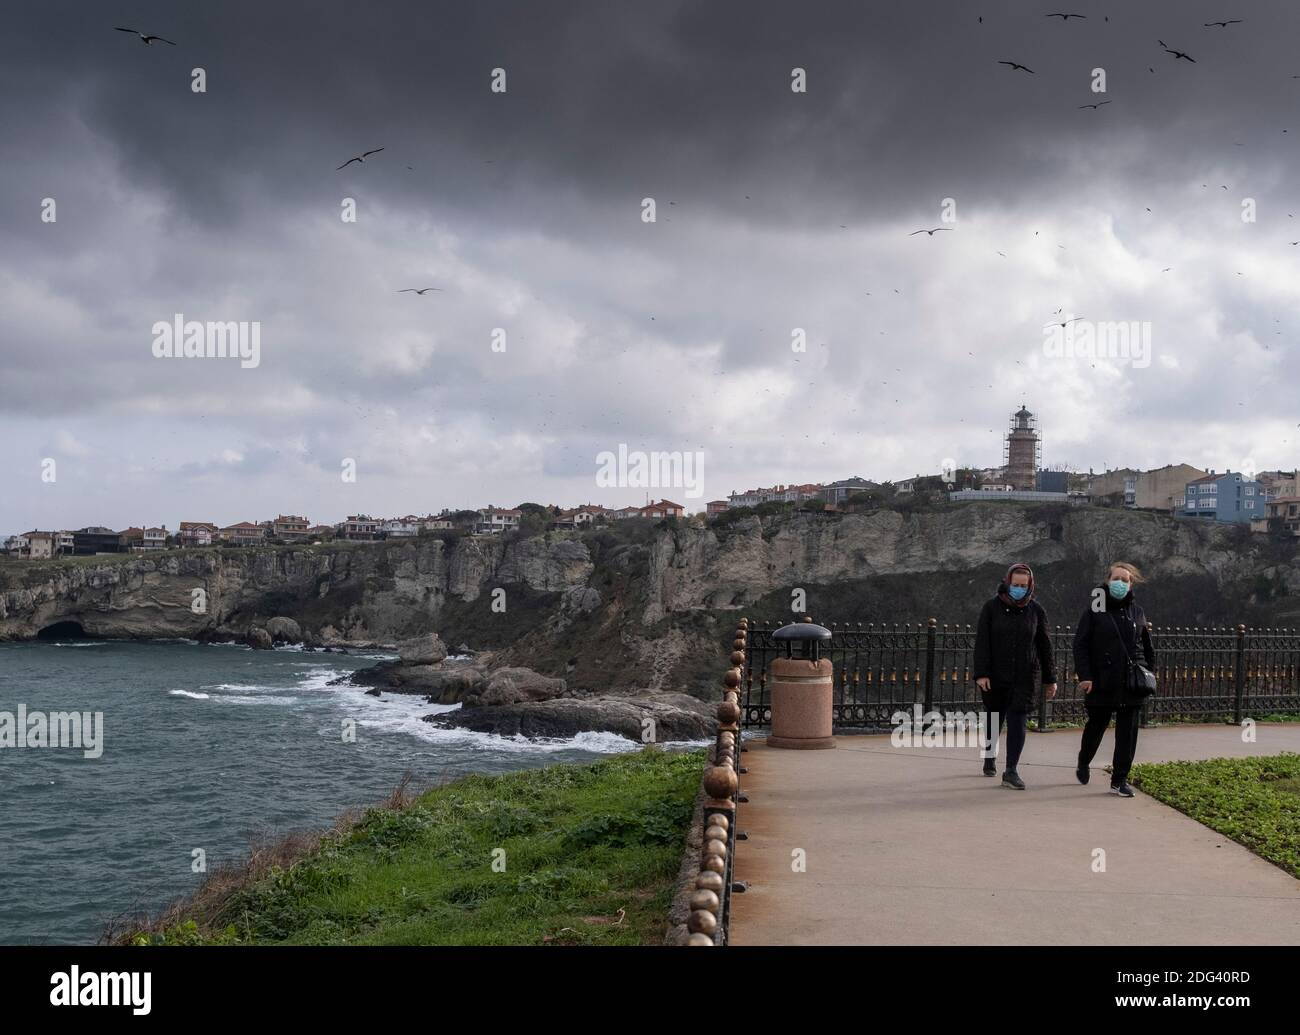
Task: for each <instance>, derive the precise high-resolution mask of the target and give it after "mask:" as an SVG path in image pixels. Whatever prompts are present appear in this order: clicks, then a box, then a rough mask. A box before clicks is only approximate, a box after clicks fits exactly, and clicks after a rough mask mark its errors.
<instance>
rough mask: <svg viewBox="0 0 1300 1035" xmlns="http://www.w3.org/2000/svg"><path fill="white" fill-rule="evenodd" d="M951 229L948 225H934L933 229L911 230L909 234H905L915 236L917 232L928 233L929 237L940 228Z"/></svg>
mask: <svg viewBox="0 0 1300 1035" xmlns="http://www.w3.org/2000/svg"><path fill="white" fill-rule="evenodd" d="M951 229H952V227H950V226H936V227H935V228H934V229H933V230H913V231H912V232H911V233H910V234H908V235H907V236H908V237H915V236H916V235H917V234H929V235H930V236H931V237H933V236H934V235H935V234H937V233H938V232H939V231H940V230H951Z"/></svg>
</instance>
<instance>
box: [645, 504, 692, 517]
mask: <svg viewBox="0 0 1300 1035" xmlns="http://www.w3.org/2000/svg"><path fill="white" fill-rule="evenodd" d="M641 516H642V517H647V518H656V519H659V518H680V517H685V516H686V508H685V507H683V506H682V505H681V504H680V503H673V502H672V501H671V500H660V501H659V502H658V503H651V504H650V505H649V506H647V507H642V508H641Z"/></svg>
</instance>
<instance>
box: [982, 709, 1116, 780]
mask: <svg viewBox="0 0 1300 1035" xmlns="http://www.w3.org/2000/svg"><path fill="white" fill-rule="evenodd" d="M993 711H994V709H992V708H990V707H989V706H988V705H987V704H986V705H985V706H984V744H983V747H984V750H983V752H982V754H983V755H984V757H985V759H990V758H994V757H996V756H997V752H998V737H999V736H1000V735H1001V733H1002V727H1003V726H1006V728H1007V769H1008V770H1009V771H1011V772H1013V773H1014V772H1015V771H1016V766H1017V765H1019V764H1020V752H1022V751H1023V750H1024V749H1025V737H1026V736H1027V735H1028V730H1027V724H1028V722H1029V713H1028V712H1025V711H1014V712H1004V711H999V712H998V728H997V729H996V730H995V729H994V728H993V718H992V716H993ZM1094 750H1095V749H1094Z"/></svg>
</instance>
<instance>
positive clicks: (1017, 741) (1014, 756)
mask: <svg viewBox="0 0 1300 1035" xmlns="http://www.w3.org/2000/svg"><path fill="white" fill-rule="evenodd" d="M992 714H993V710H992V709H991V708H989V707H987V706H986V707H985V708H984V728H985V730H987V731H988V734H987V737H988V742H987V743H986V744H985V749H986V750H985V755H984V757H985V758H986V759H987V758H993V757H994V754H995V749H996V747H997V743H998V734H999V733H1001V732H1002V727H1003V726H1006V728H1007V769H1008V770H1009V771H1011V772H1015V769H1016V766H1017V765H1018V764H1019V762H1020V752H1022V751H1023V750H1024V749H1025V736H1026V729H1027V726H1026V724H1027V723H1028V722H1029V713H1028V712H1027V711H1018V712H1016V711H1012V712H998V713H997V714H998V731H997V733H994V732H993V720H992V718H990V716H992Z"/></svg>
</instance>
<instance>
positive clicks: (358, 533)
mask: <svg viewBox="0 0 1300 1035" xmlns="http://www.w3.org/2000/svg"><path fill="white" fill-rule="evenodd" d="M379 525H380V522H379V521H376V520H375V519H374V518H372V517H370V516H368V515H366V514H353V515H350V516H349V517H348V519H347V520H346V521H341V522H339V524H338V526H337V529H338V533H339V536H340V537H341V538H343V539H348V540H350V541H352V542H368V541H370V540H372V539H378V538H379Z"/></svg>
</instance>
